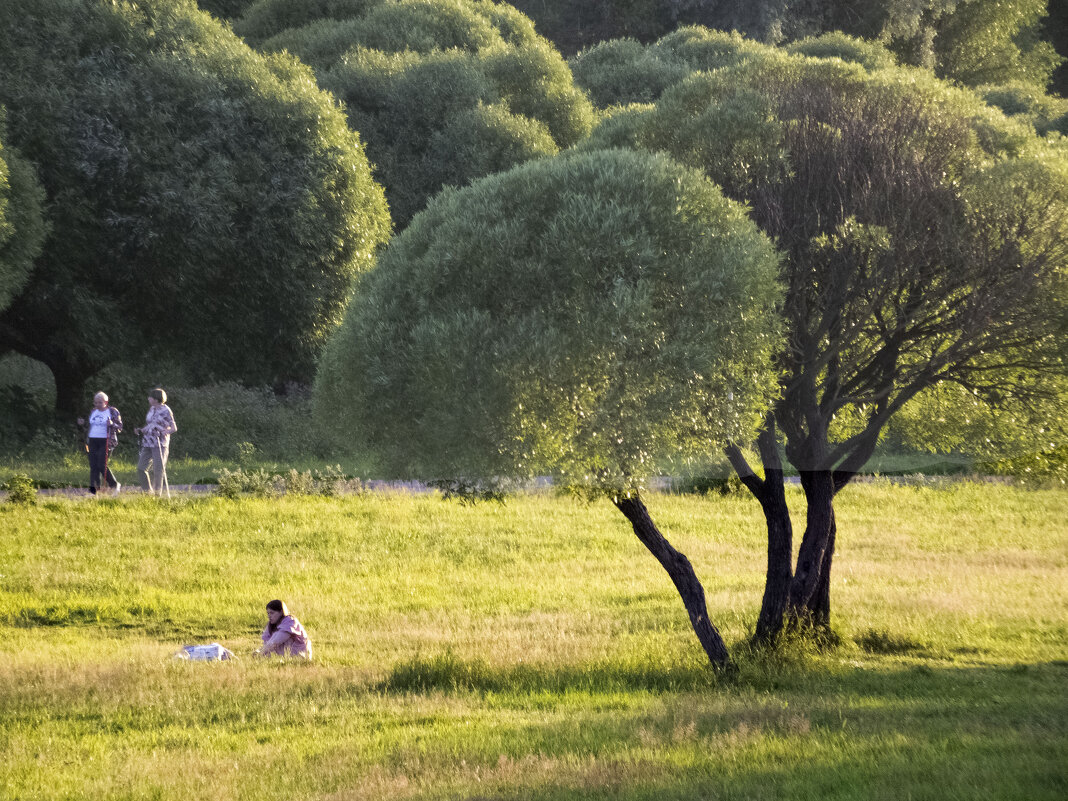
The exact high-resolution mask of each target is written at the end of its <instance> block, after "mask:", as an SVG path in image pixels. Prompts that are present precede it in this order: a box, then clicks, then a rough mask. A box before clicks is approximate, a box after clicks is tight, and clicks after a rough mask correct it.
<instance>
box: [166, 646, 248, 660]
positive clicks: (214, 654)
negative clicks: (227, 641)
mask: <svg viewBox="0 0 1068 801" xmlns="http://www.w3.org/2000/svg"><path fill="white" fill-rule="evenodd" d="M174 658H175V659H188V660H189V661H191V662H222V661H223V660H226V659H236V658H237V657H235V656H234V653H233V651H229V650H227V649H226V648H223V647H222V646H221V645H219V643H217V642H213V643H212V644H211V645H186V646H184V647H183V648H182V650H181V651H179V652H178V653H176V654H175V655H174Z"/></svg>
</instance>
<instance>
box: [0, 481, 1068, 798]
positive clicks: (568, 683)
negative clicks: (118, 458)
mask: <svg viewBox="0 0 1068 801" xmlns="http://www.w3.org/2000/svg"><path fill="white" fill-rule="evenodd" d="M792 502H793V503H794V507H795V514H798V515H799V516H798V517H797V518H796V519H795V522H796V524H797V525H799V526H800V524H801V523H802V522H803V519H804V518H803V501H802V498H801V496H800V494H799V492H797V491H796V490H794V495H793V496H792ZM647 503H648V506H649V508H650V511H651V513H652V514H653V517H654V519H655V520H657V522H658V523H659V524H660V526H661V528H662V530H664V532H665V533H666V535H667V536H668V537H669V539H671V541H672V542H673V544H675V545H676V547H678V548H679V549H680V550H682V551H683V552H684V553H686V554H687V555H688V556H689V557H690V559H691V560H692V561H693V563H694V566H695V568H696V570H697V572H698V575H699V576H700V577H701V578H702V580H703V581H704V583H705V588H706V591H707V593H708V605H709V610H710V613H711V614H712V616H713V621H714V622H715V623H716V624H717V625H718V626H719V628H720V629H721V631H722V632H723V633H724V636H725V638H726V640H727V641H728V644H730V645H732V646H733V647H734V652H735V655H736V657H737V660H738V662H739V667H740V670H739V672H738V675H737V676H735V677H732V678H729V679H718V678H717V677H716V676H715V675H714V674H713V673H712V672H711V671H710V670H709V669H708V668H707V667H706V663H705V662H704V661H703V656H702V654H701V652H700V650H699V647H698V645H697V642H696V639H695V637H694V635H693V633H692V631H691V629H690V628H689V625H688V622H687V620H686V617H685V613H684V611H683V609H682V605H681V602H680V601H679V599H678V597H677V595H676V594H675V592H674V590H673V588H672V587H671V584H670V581H669V580H668V578H667V576H666V574H664V573H663V571H662V570H661V568H660V567H659V566H658V565H657V564H656V562H655V561H654V560H653V558H652V557H651V556H649V555H648V554H647V553H646V552H645V551H644V549H643V548H642V546H641V545H640V543H639V542H638V541H637V539H636V538H635V537H634V535H633V534H632V533H631V531H630V530H629V527H628V525H627V524H626V522H625V520H624V519H623V517H622V515H620V514H619V513H618V512H617V511H616V510H615V509H614V508H613V507H612V506H611V505H610V504H609V503H608V502H602V503H595V504H592V505H586V504H584V503H582V502H579V501H576V500H573V499H565V498H559V497H555V496H551V495H544V494H541V495H529V496H522V497H519V498H515V499H512V500H510V501H509V502H508V503H507V504H504V505H499V504H480V505H476V506H462V505H459V504H454V503H445V502H443V501H441V500H440V499H439V498H437V497H436V496H433V495H408V494H401V493H392V494H390V493H368V494H363V495H351V496H342V497H336V498H321V497H284V498H275V499H253V498H247V499H241V500H238V501H228V500H225V499H222V498H215V497H209V496H202V497H183V498H180V499H177V500H174V501H171V502H164V501H158V500H156V499H152V498H147V497H136V496H131V497H124V496H120V497H118V498H106V499H100V500H90V499H86V498H78V499H66V498H42V499H41V500H39V502H38V504H37V505H36V506H32V507H26V506H16V505H14V504H9V503H5V504H0V530H2V532H3V535H2V537H0V626H2V635H3V636H2V637H0V798H3V799H20V800H21V799H189V798H194V797H210V798H213V799H322V800H323V801H327V800H329V801H348V800H350V799H351V800H355V799H482V800H483V801H486V800H488V799H539V800H541V799H554V800H555V799H561V800H563V799H576V800H578V799H583V801H587V800H588V799H650V800H651V799H854V798H856V799H895V801H897V800H898V799H937V801H946V800H947V799H1016V798H1027V799H1062V798H1064V797H1066V796H1068V593H1066V590H1068V493H1066V492H1064V491H1054V490H1049V491H1025V490H1020V489H1015V488H1012V487H1005V486H990V485H980V484H973V483H966V482H961V483H953V484H946V485H944V486H940V487H906V486H898V485H891V484H889V483H886V482H876V483H871V484H865V485H860V486H856V487H851V488H849V489H848V490H846V491H845V492H844V493H843V494H842V496H841V498H840V504H839V508H838V519H839V537H838V549H837V556H836V563H835V564H836V570H835V575H834V578H833V582H834V583H833V594H832V603H833V604H834V622H835V626H836V629H837V631H838V632H839V634H840V635H841V636H842V643H841V645H840V647H838V648H837V649H836V650H834V651H832V652H830V653H826V654H822V655H817V654H813V653H810V652H805V651H804V650H802V649H800V648H795V649H791V650H789V651H787V652H786V653H785V654H782V655H779V656H777V657H768V656H760V655H755V654H751V653H748V652H747V651H746V650H745V648H744V645H743V643H744V641H745V639H746V635H747V632H748V628H749V626H751V625H752V623H753V621H754V619H755V616H756V612H757V609H758V607H759V603H760V595H761V592H762V589H763V567H764V532H763V524H762V517H761V515H760V512H759V508H758V507H757V505H756V504H755V502H753V501H750V500H749V499H747V498H744V497H740V496H739V497H734V496H726V497H723V496H703V497H701V496H676V495H666V494H654V495H651V496H650V497H649V498H647ZM274 597H280V598H283V599H285V600H286V601H287V602H288V603H289V605H290V607H291V609H292V610H293V611H294V613H295V614H296V615H297V616H298V617H299V618H300V620H301V621H302V622H303V623H304V625H305V626H306V627H307V628H308V630H309V632H310V633H311V636H312V638H313V642H314V646H315V651H316V659H315V661H314V662H313V663H311V664H295V663H291V662H290V663H287V662H281V661H272V662H261V661H257V660H253V659H252V658H250V653H251V651H252V650H253V648H255V647H256V646H257V645H258V644H259V636H258V635H259V631H260V629H261V628H262V626H263V623H264V615H263V605H264V603H265V602H266V601H267V600H269V599H271V598H274ZM212 641H218V642H220V643H222V644H223V645H226V646H227V647H229V648H231V649H232V650H233V651H235V653H237V654H238V656H239V657H240V659H239V660H237V661H236V662H230V663H216V664H208V663H192V664H191V663H185V662H180V661H176V660H174V659H172V655H173V654H174V653H175V652H176V651H177V650H178V649H179V648H180V647H181V646H182V645H183V644H188V643H205V642H212Z"/></svg>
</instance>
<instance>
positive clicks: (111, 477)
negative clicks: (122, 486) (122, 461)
mask: <svg viewBox="0 0 1068 801" xmlns="http://www.w3.org/2000/svg"><path fill="white" fill-rule="evenodd" d="M104 481H106V482H107V483H108V486H109V487H111V489H113V490H116V491H117V490H118V489H119V481H118V479H116V478H115V474H114V473H112V472H111V451H109V450H108V447H107V445H105V446H104Z"/></svg>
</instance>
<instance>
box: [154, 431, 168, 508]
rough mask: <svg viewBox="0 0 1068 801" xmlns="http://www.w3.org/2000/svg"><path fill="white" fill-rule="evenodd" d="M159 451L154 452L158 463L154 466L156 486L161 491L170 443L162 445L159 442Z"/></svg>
mask: <svg viewBox="0 0 1068 801" xmlns="http://www.w3.org/2000/svg"><path fill="white" fill-rule="evenodd" d="M158 450H159V452H158V453H157V454H156V456H157V457H158V461H159V465H158V466H157V468H156V487H157V489H159V491H160V492H163V485H164V483H165V482H166V481H167V458H168V457H169V456H170V455H171V446H170V444H167V445H164V444H162V443H160V445H159V449H158ZM167 493H168V497H170V490H169V489H168V490H167Z"/></svg>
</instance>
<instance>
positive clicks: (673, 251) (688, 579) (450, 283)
mask: <svg viewBox="0 0 1068 801" xmlns="http://www.w3.org/2000/svg"><path fill="white" fill-rule="evenodd" d="M776 271H777V256H776V254H775V252H774V249H773V248H772V246H771V243H770V242H769V241H768V239H767V238H766V237H764V236H763V235H762V234H760V233H759V232H758V231H757V229H756V226H754V225H753V224H752V222H750V221H749V220H748V219H747V217H746V214H745V211H744V209H743V208H742V207H741V206H740V205H739V204H734V203H730V202H728V201H727V200H726V199H724V198H723V196H722V195H721V193H720V192H719V190H718V189H717V188H716V187H715V186H713V185H712V184H711V182H709V181H708V180H707V179H705V178H704V177H702V176H701V175H700V174H699V173H697V172H696V171H693V170H688V169H685V168H682V167H680V166H679V165H678V164H676V163H675V162H673V161H672V160H670V159H668V158H666V157H664V156H655V155H651V154H640V153H634V152H627V151H619V150H617V151H603V152H595V153H590V154H584V155H575V156H561V157H557V158H556V159H547V160H543V161H538V162H533V163H531V164H527V165H523V166H521V167H516V168H515V169H513V170H511V171H510V172H507V173H503V174H499V175H495V176H491V177H488V178H485V179H482V180H480V181H478V182H476V183H475V184H473V185H472V186H470V187H468V188H466V189H463V190H449V191H446V192H443V193H442V194H441V195H439V196H438V197H437V198H435V199H434V200H433V201H431V203H430V204H429V206H428V207H427V209H426V210H425V211H424V212H422V213H421V214H419V215H417V216H416V217H415V219H414V220H413V221H412V224H411V225H410V226H409V227H408V228H407V229H406V230H405V231H404V232H403V233H402V234H401V235H399V236H398V237H397V238H395V239H394V240H393V242H392V243H391V244H390V246H389V247H388V248H387V250H386V251H385V252H384V253H383V255H382V257H381V258H380V260H379V262H378V265H377V267H376V268H375V269H374V270H373V271H372V272H371V273H369V274H367V275H366V276H365V277H363V278H362V279H361V280H360V283H359V287H358V291H357V293H356V295H355V297H354V299H353V301H352V304H351V305H350V307H349V309H348V313H347V315H346V318H345V322H344V324H343V325H342V327H341V328H340V329H338V332H337V334H336V335H335V336H334V338H333V339H332V340H331V342H330V345H329V346H328V347H327V350H326V352H325V353H324V356H323V360H322V363H321V365H320V372H319V376H318V380H317V383H316V394H315V403H316V408H317V413H318V414H319V415H320V416H321V417H322V418H323V420H324V421H325V422H326V423H327V424H328V425H329V426H330V427H331V428H332V429H334V430H337V431H339V432H342V435H343V436H345V437H346V438H347V440H348V442H349V444H351V445H353V446H356V447H358V448H360V449H361V451H364V452H367V453H369V454H373V455H374V456H376V457H377V459H378V466H379V468H380V469H381V470H382V471H383V472H384V473H386V474H393V475H404V476H418V477H421V478H438V479H452V480H458V481H460V482H461V483H465V484H467V485H471V486H477V485H481V484H484V483H485V482H486V480H487V479H500V478H504V479H511V480H522V479H528V478H531V477H533V476H539V475H546V474H549V475H553V476H555V477H556V478H557V479H558V481H559V482H560V483H561V484H563V485H566V486H569V487H572V488H575V489H578V490H580V491H582V492H583V493H585V494H587V495H591V496H595V497H607V498H609V499H611V500H612V501H613V502H614V503H615V505H616V506H617V507H618V508H619V509H620V511H621V512H622V513H623V514H624V515H625V516H626V517H627V519H628V520H629V521H630V523H631V525H632V527H633V530H634V533H635V534H636V535H637V536H638V538H639V539H640V540H641V542H642V544H643V545H645V546H646V547H647V548H648V549H649V551H650V552H651V553H652V554H653V555H654V556H655V557H656V558H657V560H658V561H659V562H660V564H661V565H662V566H663V567H664V569H665V570H666V571H667V572H668V574H669V575H670V577H671V579H672V581H673V582H674V584H675V587H676V588H677V589H678V591H679V593H680V595H681V597H682V599H683V602H684V604H685V606H686V609H687V612H688V613H689V616H690V622H691V624H692V625H693V628H694V631H695V632H696V634H697V636H698V638H699V640H700V642H701V644H702V646H703V647H704V649H705V651H706V653H707V654H708V657H709V659H710V660H711V661H712V662H714V663H716V664H720V665H722V664H724V663H726V661H727V659H728V656H727V650H726V647H725V646H724V644H723V642H722V639H721V638H720V635H719V633H718V631H717V630H716V628H715V627H714V626H713V625H712V623H711V621H710V620H709V617H708V612H707V609H706V608H705V599H704V590H703V588H702V586H701V583H700V582H699V581H698V579H697V576H696V574H695V572H694V570H693V567H692V566H691V564H690V562H689V560H688V559H687V558H686V557H685V556H684V555H683V554H682V553H680V552H679V551H677V550H676V549H675V548H673V547H672V546H671V545H670V543H668V541H667V540H666V539H665V538H664V536H663V535H662V533H661V532H660V531H659V530H658V529H657V527H656V525H655V524H654V523H653V520H652V518H651V517H650V515H649V512H648V510H647V509H646V507H645V505H644V503H643V501H642V497H641V491H642V489H643V487H644V483H645V480H646V479H647V478H648V477H649V476H651V475H657V474H658V471H659V470H661V469H664V468H665V466H666V465H667V464H668V460H669V459H670V460H674V462H675V463H676V464H678V463H680V462H685V461H686V460H687V459H689V458H692V457H694V456H697V455H701V454H703V453H706V452H707V449H708V447H709V446H710V444H711V443H713V442H724V441H726V440H729V439H731V438H736V437H739V436H742V437H744V436H747V435H748V434H750V433H751V432H752V431H753V428H754V426H755V424H756V423H757V422H758V421H759V419H760V417H761V414H762V410H763V409H765V408H766V403H767V399H768V397H769V396H768V393H769V391H770V390H771V389H772V387H773V386H774V375H773V373H772V372H771V371H770V359H771V355H772V353H773V352H774V351H775V350H776V349H777V347H778V344H779V341H780V340H779V337H778V318H777V315H776V314H775V308H774V307H775V304H776V302H777V301H778V299H779V288H778V286H777V284H776V281H775V274H776Z"/></svg>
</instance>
